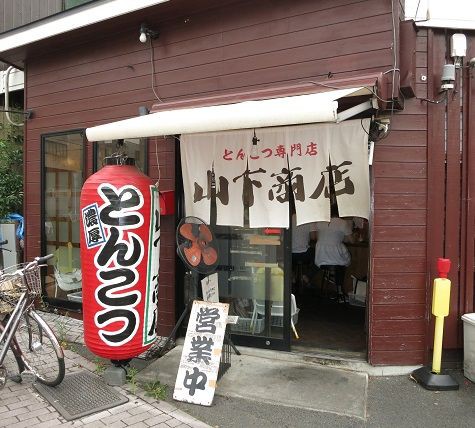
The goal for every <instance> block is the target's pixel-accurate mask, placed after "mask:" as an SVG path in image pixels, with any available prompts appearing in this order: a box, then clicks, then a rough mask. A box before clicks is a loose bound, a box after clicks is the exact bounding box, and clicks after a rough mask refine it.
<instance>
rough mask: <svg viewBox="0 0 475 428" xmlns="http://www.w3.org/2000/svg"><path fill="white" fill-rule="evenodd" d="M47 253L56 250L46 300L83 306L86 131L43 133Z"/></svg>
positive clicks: (43, 191) (61, 305)
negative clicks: (81, 246)
mask: <svg viewBox="0 0 475 428" xmlns="http://www.w3.org/2000/svg"><path fill="white" fill-rule="evenodd" d="M42 172H43V174H42V177H43V183H42V198H43V204H42V206H43V219H42V225H43V253H44V254H50V253H51V254H53V255H54V258H53V259H51V260H50V262H49V267H48V269H47V273H46V275H45V281H44V284H45V290H44V292H45V296H44V298H45V300H46V301H48V302H49V303H52V304H54V305H55V306H59V307H68V308H80V306H81V305H80V304H81V302H82V294H81V288H82V275H81V265H80V249H79V218H80V217H79V216H80V208H79V199H80V195H81V188H82V185H83V181H84V135H83V132H82V131H71V132H68V133H58V134H49V135H44V136H43V137H42Z"/></svg>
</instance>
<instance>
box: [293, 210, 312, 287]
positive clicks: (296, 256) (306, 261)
mask: <svg viewBox="0 0 475 428" xmlns="http://www.w3.org/2000/svg"><path fill="white" fill-rule="evenodd" d="M316 230H317V224H316V223H305V224H301V225H299V226H297V218H296V215H295V213H293V214H292V267H293V269H294V271H295V270H296V267H297V265H298V264H299V263H300V264H301V268H302V270H301V272H302V278H296V282H298V281H300V280H302V281H303V282H304V284H309V283H310V278H309V276H310V277H312V276H313V275H314V274H316V271H317V269H316V267H315V264H314V255H313V248H312V247H311V246H310V241H311V240H315V238H316V234H315V231H316ZM306 270H307V271H308V272H307V273H308V275H307V274H305V273H304V272H305V271H306ZM302 285H303V284H297V290H298V287H301V286H302Z"/></svg>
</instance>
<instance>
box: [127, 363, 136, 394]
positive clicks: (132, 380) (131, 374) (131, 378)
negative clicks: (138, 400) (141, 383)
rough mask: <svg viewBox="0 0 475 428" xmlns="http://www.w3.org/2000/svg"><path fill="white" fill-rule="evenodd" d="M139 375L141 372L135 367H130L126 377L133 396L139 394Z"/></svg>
mask: <svg viewBox="0 0 475 428" xmlns="http://www.w3.org/2000/svg"><path fill="white" fill-rule="evenodd" d="M138 373H139V371H138V370H137V369H136V368H135V367H129V368H128V370H127V374H126V376H125V377H126V379H127V382H128V383H129V385H130V390H131V392H132V394H135V393H136V392H137V387H138V383H137V374H138Z"/></svg>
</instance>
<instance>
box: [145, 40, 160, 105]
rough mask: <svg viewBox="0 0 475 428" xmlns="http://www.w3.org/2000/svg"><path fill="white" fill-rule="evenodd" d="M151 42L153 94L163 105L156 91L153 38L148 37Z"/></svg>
mask: <svg viewBox="0 0 475 428" xmlns="http://www.w3.org/2000/svg"><path fill="white" fill-rule="evenodd" d="M148 40H149V49H150V64H151V66H152V92H153V94H154V95H155V98H157V100H158V101H159V102H161V103H163V100H162V99H161V98H160V97H159V96H158V94H157V92H156V91H155V62H154V55H153V41H152V37H148Z"/></svg>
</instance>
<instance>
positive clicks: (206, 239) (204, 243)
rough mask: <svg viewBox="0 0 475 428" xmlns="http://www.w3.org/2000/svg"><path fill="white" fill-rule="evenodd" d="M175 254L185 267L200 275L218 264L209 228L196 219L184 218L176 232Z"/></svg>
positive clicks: (213, 240)
mask: <svg viewBox="0 0 475 428" xmlns="http://www.w3.org/2000/svg"><path fill="white" fill-rule="evenodd" d="M176 244H177V252H178V255H179V256H180V258H181V259H182V260H183V262H184V263H185V265H186V266H187V267H188V268H189V269H190V270H194V271H197V272H199V273H202V274H208V273H211V272H212V271H213V270H214V269H215V268H216V266H217V264H218V250H217V245H216V241H215V239H214V236H213V233H212V232H211V229H210V228H209V226H208V225H207V224H206V223H205V222H204V221H203V220H201V219H200V218H198V217H185V218H183V219H182V220H181V221H180V224H179V225H178V227H177V231H176Z"/></svg>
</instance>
